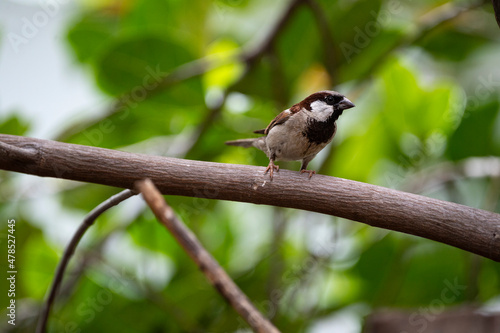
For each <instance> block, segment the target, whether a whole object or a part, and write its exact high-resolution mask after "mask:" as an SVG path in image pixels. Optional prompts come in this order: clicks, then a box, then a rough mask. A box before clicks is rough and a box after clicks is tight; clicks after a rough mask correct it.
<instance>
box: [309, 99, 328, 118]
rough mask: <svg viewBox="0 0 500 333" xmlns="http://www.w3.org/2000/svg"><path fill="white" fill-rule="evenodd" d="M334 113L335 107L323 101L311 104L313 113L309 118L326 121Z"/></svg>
mask: <svg viewBox="0 0 500 333" xmlns="http://www.w3.org/2000/svg"><path fill="white" fill-rule="evenodd" d="M332 113H333V107H332V106H331V105H328V104H326V103H325V102H323V101H314V102H312V103H311V113H309V116H310V117H312V118H314V119H317V120H319V121H326V120H327V119H328V117H330V116H331V115H332Z"/></svg>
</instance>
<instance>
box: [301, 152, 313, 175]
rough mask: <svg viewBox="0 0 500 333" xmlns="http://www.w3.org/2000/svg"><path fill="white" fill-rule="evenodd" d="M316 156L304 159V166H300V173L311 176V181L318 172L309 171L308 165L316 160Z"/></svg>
mask: <svg viewBox="0 0 500 333" xmlns="http://www.w3.org/2000/svg"><path fill="white" fill-rule="evenodd" d="M314 156H316V155H314ZM314 156H312V157H306V158H304V159H303V160H302V165H301V166H300V173H308V174H309V179H311V177H312V175H315V174H316V171H314V170H306V169H307V165H308V164H309V162H310V161H311V160H312V159H313V158H314Z"/></svg>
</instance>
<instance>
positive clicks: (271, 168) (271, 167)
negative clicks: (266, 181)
mask: <svg viewBox="0 0 500 333" xmlns="http://www.w3.org/2000/svg"><path fill="white" fill-rule="evenodd" d="M279 169H280V167H279V165H276V164H274V161H273V159H270V160H269V165H268V166H267V168H266V171H264V174H266V173H267V172H268V171H269V177H271V180H273V172H274V170H276V171H279Z"/></svg>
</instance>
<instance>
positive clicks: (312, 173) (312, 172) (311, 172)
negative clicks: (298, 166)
mask: <svg viewBox="0 0 500 333" xmlns="http://www.w3.org/2000/svg"><path fill="white" fill-rule="evenodd" d="M300 173H308V174H309V179H311V177H312V176H313V175H315V174H316V171H314V170H306V169H302V170H300Z"/></svg>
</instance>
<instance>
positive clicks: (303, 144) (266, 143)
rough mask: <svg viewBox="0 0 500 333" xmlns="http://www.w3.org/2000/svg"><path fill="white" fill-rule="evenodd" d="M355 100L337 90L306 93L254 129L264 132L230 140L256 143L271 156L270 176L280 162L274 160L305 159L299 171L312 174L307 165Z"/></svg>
mask: <svg viewBox="0 0 500 333" xmlns="http://www.w3.org/2000/svg"><path fill="white" fill-rule="evenodd" d="M352 107H354V104H353V103H352V102H351V101H350V100H348V99H347V98H346V97H345V96H344V95H342V94H339V93H338V92H336V91H329V90H325V91H319V92H317V93H314V94H312V95H310V96H308V97H306V98H305V99H304V100H303V101H301V102H300V103H297V104H295V105H293V106H292V107H291V108H289V109H287V110H285V111H283V112H281V113H280V114H279V115H277V116H276V118H274V119H273V121H271V123H270V124H269V125H268V126H267V128H265V129H262V130H258V131H255V132H254V133H257V134H265V136H262V137H259V138H253V139H241V140H235V141H227V142H226V144H227V145H230V146H241V147H245V148H248V147H256V148H258V149H260V150H262V151H263V152H264V153H266V155H267V157H269V165H268V166H267V168H266V171H265V172H264V174H266V173H267V172H268V171H269V176H270V177H271V180H272V179H273V172H274V170H276V171H278V170H279V166H277V165H275V164H274V162H275V161H279V160H281V161H302V166H301V167H300V172H301V173H304V172H307V173H309V178H311V177H312V175H313V174H315V173H316V171H314V170H306V168H307V165H308V164H309V162H311V160H312V159H313V158H314V157H315V156H316V154H317V153H319V152H320V151H321V150H322V149H323V148H325V146H326V145H327V144H329V143H330V141H332V139H333V137H334V136H335V132H336V131H337V125H336V124H335V121H337V119H338V118H339V116H340V115H341V114H342V112H343V111H344V110H346V109H350V108H352Z"/></svg>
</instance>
